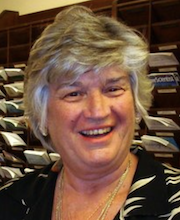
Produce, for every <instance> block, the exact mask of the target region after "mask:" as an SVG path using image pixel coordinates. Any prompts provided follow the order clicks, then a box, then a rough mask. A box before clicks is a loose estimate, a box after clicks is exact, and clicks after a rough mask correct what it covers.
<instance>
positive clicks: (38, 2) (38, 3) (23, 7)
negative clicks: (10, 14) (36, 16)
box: [0, 0, 89, 15]
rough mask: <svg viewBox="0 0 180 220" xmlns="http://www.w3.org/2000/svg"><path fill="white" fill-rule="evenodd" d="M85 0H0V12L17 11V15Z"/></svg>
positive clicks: (84, 0)
mask: <svg viewBox="0 0 180 220" xmlns="http://www.w3.org/2000/svg"><path fill="white" fill-rule="evenodd" d="M86 1H89V0H43V1H42V0H0V13H1V12H2V11H4V10H11V11H18V12H19V15H25V14H29V13H34V12H38V11H43V10H47V9H52V8H58V7H62V6H65V5H71V4H75V3H80V2H86Z"/></svg>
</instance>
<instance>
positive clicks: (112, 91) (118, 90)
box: [105, 86, 124, 97]
mask: <svg viewBox="0 0 180 220" xmlns="http://www.w3.org/2000/svg"><path fill="white" fill-rule="evenodd" d="M123 92H124V89H123V88H122V87H120V86H112V87H107V88H106V89H105V93H106V94H107V95H108V96H112V97H115V96H119V95H121V94H123Z"/></svg>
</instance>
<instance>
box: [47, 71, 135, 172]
mask: <svg viewBox="0 0 180 220" xmlns="http://www.w3.org/2000/svg"><path fill="white" fill-rule="evenodd" d="M134 114H135V110H134V100H133V95H132V91H131V86H130V82H129V78H128V75H127V73H126V72H124V71H122V70H120V69H119V68H117V67H111V68H105V69H103V70H102V71H101V73H99V74H96V73H94V72H93V71H89V72H86V73H84V74H83V75H82V76H80V77H79V78H78V79H77V80H76V81H75V82H74V83H72V84H71V85H66V84H63V83H61V82H56V83H55V84H53V85H51V87H50V98H49V103H48V122H47V123H48V124H47V127H48V131H49V134H50V137H51V139H52V142H53V144H54V146H55V150H56V151H57V152H58V153H60V155H61V157H62V159H63V162H64V163H66V165H68V166H70V167H71V168H72V169H73V168H74V169H75V168H77V166H78V167H81V168H88V167H89V168H90V169H92V168H93V167H96V168H97V167H98V166H101V167H103V166H111V165H112V164H117V163H121V161H122V160H123V159H124V158H125V157H126V156H127V154H128V153H129V147H130V145H131V142H132V138H133V135H134V124H135V115H134Z"/></svg>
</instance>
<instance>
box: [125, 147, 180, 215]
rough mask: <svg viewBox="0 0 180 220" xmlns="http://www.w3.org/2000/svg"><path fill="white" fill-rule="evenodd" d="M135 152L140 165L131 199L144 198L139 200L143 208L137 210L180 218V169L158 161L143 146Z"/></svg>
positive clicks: (134, 150)
mask: <svg viewBox="0 0 180 220" xmlns="http://www.w3.org/2000/svg"><path fill="white" fill-rule="evenodd" d="M133 153H134V154H135V155H136V156H137V157H138V166H137V170H136V173H135V176H134V180H133V184H132V186H131V192H130V195H129V199H131V200H130V201H132V198H140V197H141V198H143V199H142V201H139V204H140V205H142V209H140V210H139V211H138V210H136V212H137V213H138V214H139V213H141V212H144V213H147V214H151V215H154V214H155V213H158V215H159V216H165V215H166V216H171V218H170V219H180V208H179V207H180V169H176V168H173V167H170V166H168V165H166V164H162V163H160V162H159V161H156V160H155V159H154V158H153V157H152V156H151V155H149V154H148V152H146V151H145V150H144V149H142V148H141V147H139V148H135V149H133ZM150 207H151V208H150ZM133 212H134V213H135V211H134V210H133Z"/></svg>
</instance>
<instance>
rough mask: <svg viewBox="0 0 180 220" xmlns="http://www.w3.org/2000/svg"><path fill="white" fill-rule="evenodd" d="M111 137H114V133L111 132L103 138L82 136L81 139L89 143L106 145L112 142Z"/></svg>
mask: <svg viewBox="0 0 180 220" xmlns="http://www.w3.org/2000/svg"><path fill="white" fill-rule="evenodd" d="M111 136H112V131H111V132H109V133H108V134H106V135H102V136H83V135H81V137H82V138H83V139H84V140H85V141H88V142H91V143H105V142H107V141H109V140H110V138H111Z"/></svg>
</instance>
